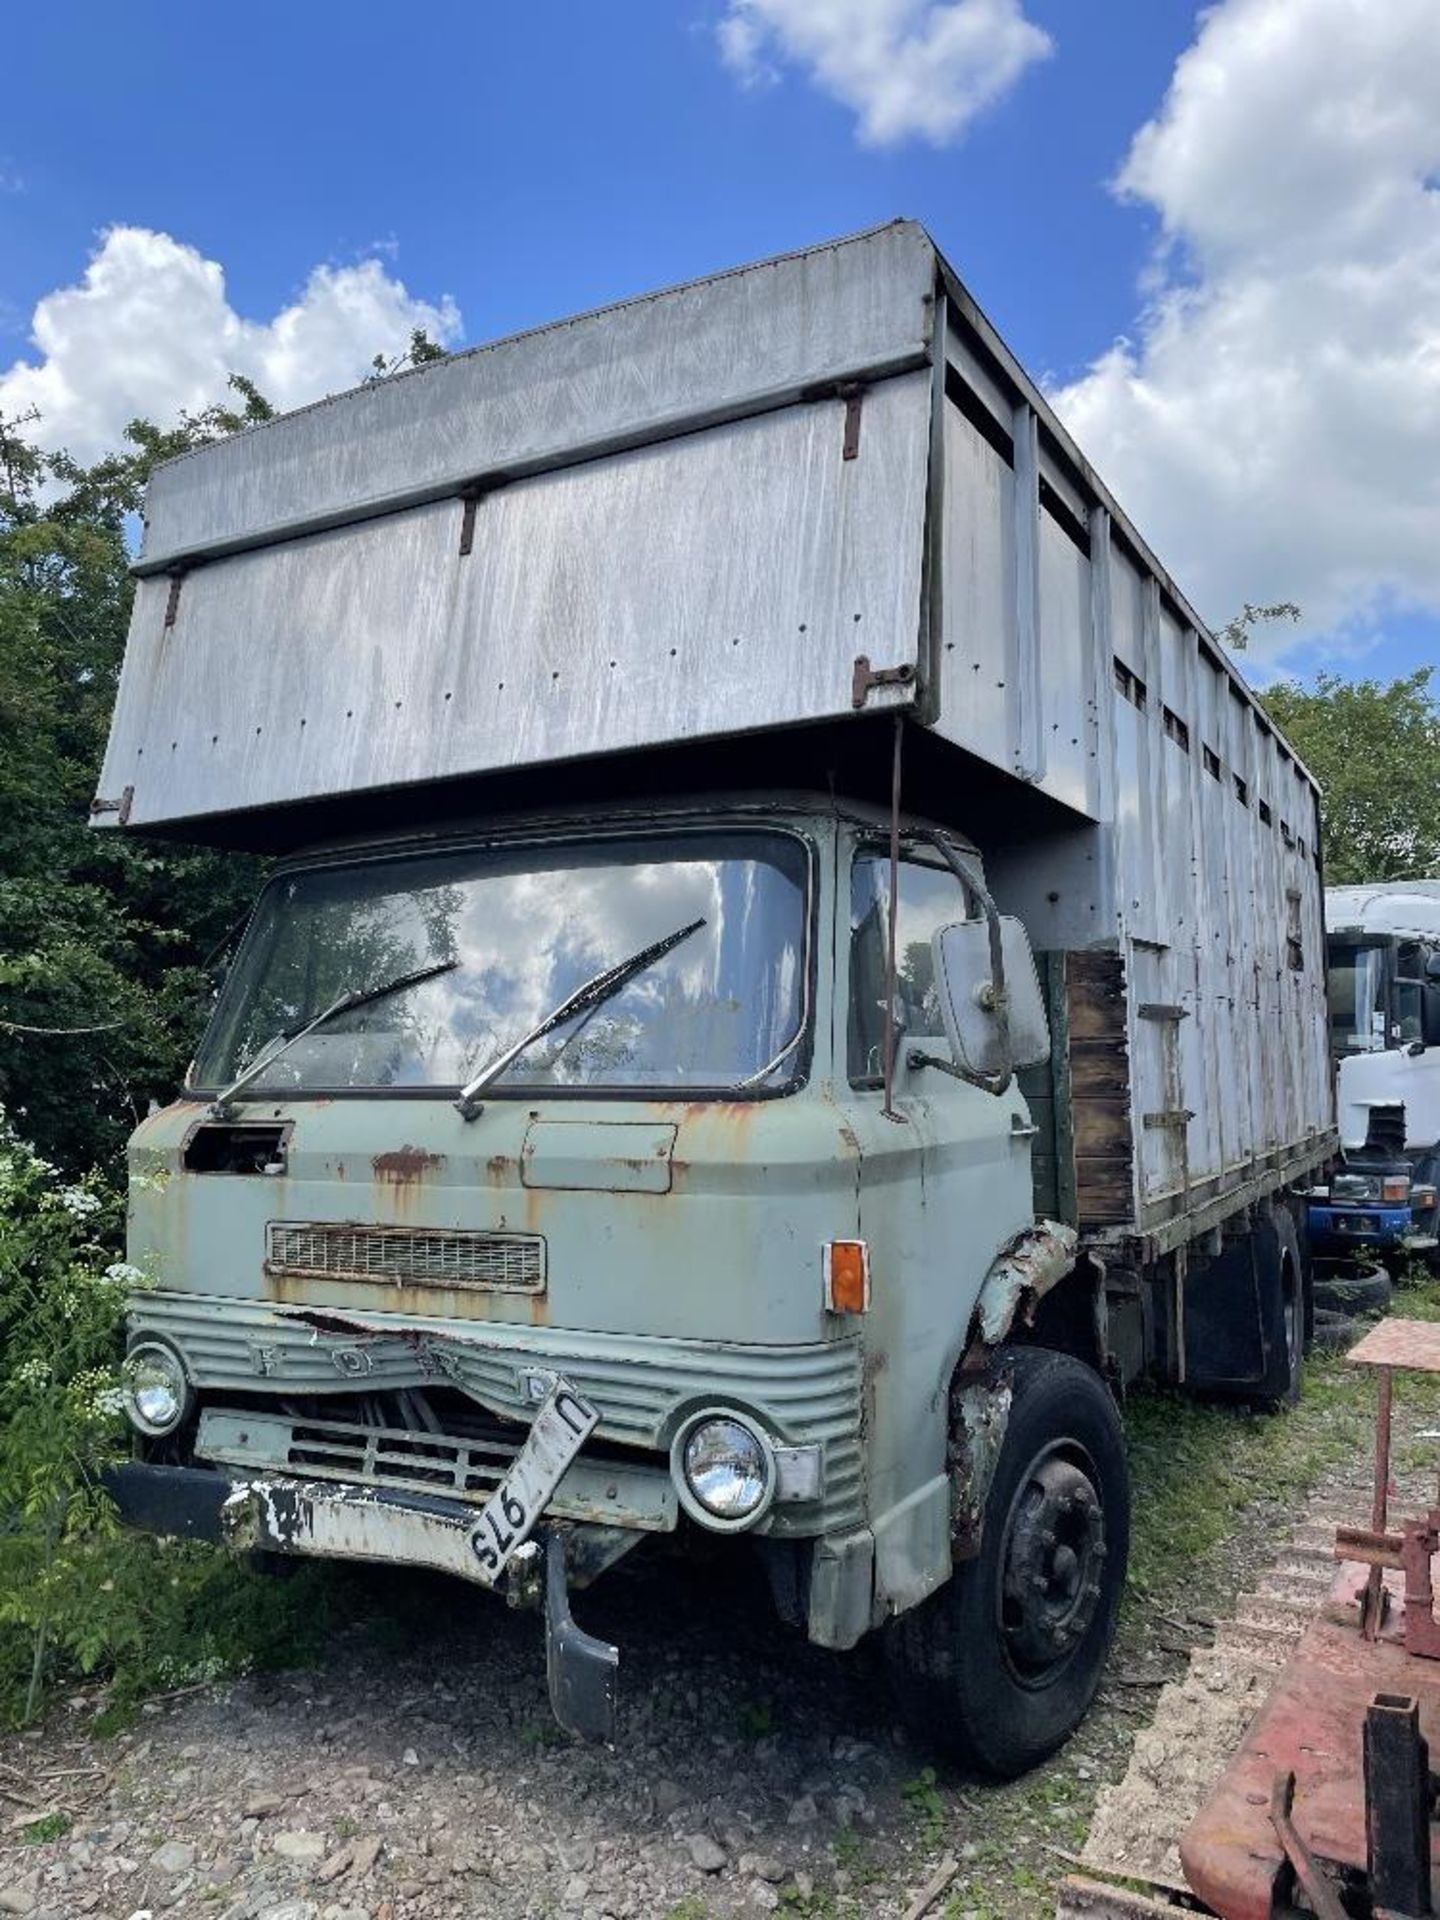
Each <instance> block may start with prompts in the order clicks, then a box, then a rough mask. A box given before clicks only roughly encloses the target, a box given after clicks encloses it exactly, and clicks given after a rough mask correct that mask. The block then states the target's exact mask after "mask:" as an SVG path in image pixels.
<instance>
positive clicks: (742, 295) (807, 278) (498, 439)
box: [141, 221, 935, 570]
mask: <svg viewBox="0 0 1440 1920" xmlns="http://www.w3.org/2000/svg"><path fill="white" fill-rule="evenodd" d="M934 282H935V254H934V249H933V247H932V246H931V243H930V240H929V238H928V236H927V235H926V234H925V232H924V231H923V229H922V228H920V227H918V226H915V225H914V224H912V223H910V222H906V221H896V222H894V223H893V224H892V225H890V226H887V227H882V228H878V229H876V230H875V231H873V232H870V233H865V234H859V235H856V236H855V237H854V238H852V239H849V240H840V241H835V242H832V243H830V244H828V245H826V246H821V247H815V248H812V249H810V250H809V251H807V252H804V253H797V254H791V255H788V256H786V257H784V258H781V259H776V260H767V261H762V262H760V263H759V264H757V265H754V266H748V267H743V268H740V269H738V270H737V271H735V272H732V273H726V274H720V275H717V276H715V277H713V278H710V279H706V280H697V281H694V282H692V283H691V284H690V285H687V286H682V287H676V288H672V289H670V290H668V291H666V292H664V293H657V294H653V295H650V296H648V297H647V298H644V299H640V300H632V301H629V302H627V303H626V304H624V305H622V306H616V307H608V308H605V309H604V310H602V311H600V312H597V313H590V314H582V315H580V316H578V317H576V318H574V319H570V320H565V321H562V322H559V323H558V324H556V325H554V326H548V327H543V328H540V329H538V330H537V331H535V332H532V333H524V334H519V335H516V336H514V337H513V338H511V339H507V340H500V341H496V342H495V343H493V344H492V345H489V346H485V347H478V348H476V349H474V350H473V351H472V352H469V353H464V354H457V355H455V356H453V357H452V358H450V359H447V360H444V361H439V362H435V363H433V364H431V365H429V366H426V367H424V368H420V369H417V370H416V371H415V372H413V373H410V374H404V375H400V376H397V377H393V378H391V379H388V380H383V381H378V382H375V383H373V384H371V385H369V386H366V387H361V388H358V389H356V390H355V391H354V392H351V393H347V394H342V395H339V396H337V397H336V398H334V399H330V400H326V401H322V402H320V403H319V404H318V405H317V406H313V407H307V408H305V409H303V410H302V411H301V412H298V413H292V414H287V415H286V416H285V417H284V418H283V419H281V420H277V421H274V422H272V423H271V424H269V425H267V426H264V427H261V428H257V429H255V430H254V431H252V432H250V433H246V434H241V435H239V436H237V437H236V438H234V439H231V440H226V441H222V442H220V443H219V444H217V445H215V446H213V447H207V448H205V449H203V450H202V451H199V452H197V453H193V454H188V455H186V456H184V457H183V458H181V459H179V460H175V461H172V462H170V463H169V464H168V465H166V466H163V467H160V468H159V469H158V470H157V471H156V474H155V477H154V479H153V480H152V481H151V483H150V488H149V492H148V494H147V497H146V506H145V513H146V534H145V546H144V553H143V557H142V562H141V565H142V567H143V568H144V569H147V570H148V569H161V568H172V567H174V566H176V565H177V564H179V563H180V562H182V561H185V560H189V559H193V558H194V557H195V556H196V555H198V554H202V553H213V552H215V551H220V550H224V549H226V548H233V547H235V546H237V545H242V544H251V543H253V542H256V541H259V540H265V539H275V538H277V537H281V536H285V537H290V536H293V535H294V534H296V533H297V532H300V531H302V530H304V529H306V528H315V527H318V526H327V525H332V526H333V525H337V524H339V523H341V522H345V521H350V520H354V519H357V518H361V517H363V516H365V515H367V514H374V513H377V512H382V511H391V510H393V509H395V508H396V507H399V506H402V505H405V504H414V503H417V502H419V501H422V500H427V499H435V498H438V497H440V496H441V495H444V494H454V493H455V492H457V491H458V490H459V489H460V488H461V487H463V486H465V485H467V484H468V483H471V482H473V481H476V480H478V479H481V478H483V477H485V476H496V475H499V474H505V475H515V474H520V473H528V472H534V471H536V470H537V469H539V468H542V467H546V466H550V465H554V464H556V463H557V462H559V461H561V460H576V459H581V458H588V457H593V456H594V455H595V454H596V453H598V452H600V451H602V450H604V449H606V448H610V447H615V446H620V445H627V444H628V445H634V444H637V443H639V442H641V441H644V440H649V439H654V438H657V437H659V436H661V435H664V434H669V433H675V432H678V431H680V430H681V429H682V428H686V427H692V426H695V425H699V424H702V423H703V422H705V421H706V420H715V419H720V418H725V417H732V416H734V415H737V414H742V413H746V412H753V411H755V410H757V409H758V408H761V407H765V406H773V405H777V404H781V403H783V402H785V401H787V400H791V399H795V398H797V397H799V396H800V395H801V394H802V393H804V392H805V391H806V390H807V389H808V388H811V387H813V386H816V385H817V384H821V383H826V382H829V383H833V382H835V381H836V380H843V379H846V378H852V379H853V378H856V377H858V376H860V375H862V374H866V373H876V372H893V371H895V370H897V369H898V368H900V367H902V366H905V365H918V364H919V362H920V361H921V359H922V358H923V357H924V355H925V352H926V349H927V343H928V338H929V324H930V314H931V307H930V304H929V302H930V297H931V294H932V291H933V287H934Z"/></svg>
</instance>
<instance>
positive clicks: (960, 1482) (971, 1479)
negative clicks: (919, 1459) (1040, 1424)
mask: <svg viewBox="0 0 1440 1920" xmlns="http://www.w3.org/2000/svg"><path fill="white" fill-rule="evenodd" d="M1012 1397H1013V1395H1012V1391H1011V1387H1010V1383H1009V1381H1008V1380H1001V1381H998V1382H996V1381H991V1380H975V1381H972V1382H971V1384H970V1385H969V1386H967V1387H961V1388H959V1389H957V1390H956V1392H954V1393H952V1394H951V1396H950V1442H949V1446H948V1448H947V1453H946V1463H947V1465H948V1467H949V1470H950V1488H951V1500H950V1547H951V1552H952V1553H953V1554H954V1556H955V1558H956V1559H957V1560H971V1559H973V1558H974V1557H975V1555H976V1554H977V1553H978V1552H979V1551H980V1539H981V1534H982V1533H983V1531H984V1525H985V1502H986V1500H987V1499H988V1497H989V1494H990V1482H991V1481H992V1480H993V1479H994V1477H995V1468H996V1464H997V1463H998V1461H999V1459H1000V1450H1001V1448H1002V1447H1003V1446H1004V1444H1005V1433H1006V1429H1007V1428H1008V1427H1009V1425H1010V1403H1011V1399H1012Z"/></svg>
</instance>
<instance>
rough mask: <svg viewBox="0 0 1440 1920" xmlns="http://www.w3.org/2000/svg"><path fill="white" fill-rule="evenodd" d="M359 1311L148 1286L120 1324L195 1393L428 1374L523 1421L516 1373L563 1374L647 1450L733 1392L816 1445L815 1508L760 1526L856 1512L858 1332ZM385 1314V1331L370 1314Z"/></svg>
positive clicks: (804, 1530) (393, 1384)
mask: <svg viewBox="0 0 1440 1920" xmlns="http://www.w3.org/2000/svg"><path fill="white" fill-rule="evenodd" d="M331 1311H332V1312H333V1311H334V1310H333V1309H332V1310H331ZM357 1311H362V1310H360V1309H357ZM364 1318H365V1319H366V1321H367V1322H372V1323H377V1324H376V1325H375V1329H374V1331H368V1330H362V1331H359V1332H356V1333H351V1334H335V1333H329V1332H321V1331H319V1330H317V1329H316V1328H315V1327H314V1326H313V1325H311V1324H309V1323H307V1322H306V1321H305V1320H303V1319H302V1318H300V1317H299V1312H298V1310H297V1311H292V1312H287V1311H286V1310H285V1309H283V1308H278V1309H277V1308H275V1307H272V1306H270V1305H268V1304H267V1303H265V1302H263V1301H259V1300H236V1299H228V1298H217V1297H216V1296H213V1295H206V1294H198V1293H182V1292H178V1291H168V1290H161V1289H158V1288H157V1289H154V1290H153V1291H148V1292H144V1293H138V1294H136V1295H135V1296H134V1297H133V1298H132V1300H131V1303H130V1326H131V1329H132V1331H133V1332H134V1333H135V1334H139V1333H140V1332H142V1331H144V1332H150V1333H163V1334H164V1335H165V1337H166V1338H167V1339H168V1340H169V1341H170V1342H171V1344H172V1345H173V1346H175V1347H177V1348H178V1349H179V1351H180V1352H181V1354H182V1355H183V1357H184V1360H185V1364H186V1366H187V1367H188V1368H189V1370H190V1376H191V1379H192V1380H193V1382H194V1384H195V1386H196V1387H197V1388H198V1389H199V1390H200V1392H201V1393H202V1394H203V1393H204V1392H205V1391H206V1390H207V1389H210V1390H211V1391H216V1392H221V1393H223V1392H226V1391H230V1392H241V1393H269V1394H274V1395H276V1396H282V1395H295V1394H307V1395H308V1394H335V1395H336V1406H337V1408H339V1407H342V1406H343V1405H344V1400H343V1394H344V1393H345V1391H346V1390H347V1388H348V1390H349V1391H351V1392H357V1391H358V1392H380V1391H383V1390H386V1389H390V1388H400V1387H424V1386H426V1385H433V1384H435V1383H436V1382H437V1381H438V1382H441V1383H443V1384H446V1385H449V1386H453V1387H458V1388H459V1389H460V1390H461V1391H462V1392H464V1393H467V1394H468V1395H469V1396H470V1398H471V1399H473V1400H474V1401H476V1402H477V1403H478V1404H479V1405H480V1406H483V1407H485V1408H487V1409H488V1410H489V1411H490V1412H492V1413H495V1414H498V1415H500V1416H501V1417H502V1418H505V1419H513V1420H519V1421H523V1422H525V1423H526V1424H528V1423H529V1421H530V1420H531V1418H532V1417H533V1415H534V1412H535V1408H534V1405H533V1403H532V1402H530V1401H529V1400H527V1398H526V1397H525V1391H524V1388H523V1386H522V1384H521V1377H522V1375H523V1374H524V1373H525V1372H527V1371H530V1370H538V1371H546V1370H548V1371H550V1372H555V1373H564V1375H565V1376H566V1378H567V1379H569V1380H571V1381H572V1382H573V1383H574V1385H575V1386H576V1387H577V1388H578V1389H579V1391H580V1392H581V1393H583V1394H584V1395H585V1397H586V1399H587V1400H590V1401H591V1402H592V1403H593V1404H594V1405H595V1406H596V1407H598V1408H599V1410H600V1425H599V1427H598V1429H597V1437H598V1438H600V1439H602V1440H614V1441H619V1442H620V1443H622V1444H623V1445H626V1446H631V1447H643V1448H645V1449H647V1450H649V1451H651V1452H662V1451H665V1450H666V1449H668V1447H669V1443H670V1439H671V1437H672V1435H673V1433H674V1431H675V1428H676V1426H677V1425H678V1423H679V1421H680V1419H681V1418H682V1416H683V1414H684V1413H685V1411H686V1410H687V1409H689V1408H691V1407H694V1406H697V1405H704V1404H708V1403H710V1402H713V1401H715V1400H717V1399H719V1400H731V1401H734V1402H735V1403H736V1404H737V1405H740V1406H744V1407H748V1408H749V1409H750V1410H751V1411H752V1412H753V1413H754V1414H755V1415H756V1417H757V1418H759V1419H761V1420H763V1421H764V1422H765V1423H766V1424H767V1425H768V1426H769V1427H770V1428H771V1429H772V1430H773V1431H774V1432H775V1433H776V1434H777V1435H778V1436H779V1437H780V1438H781V1439H782V1440H784V1441H786V1442H787V1443H789V1444H793V1445H800V1444H803V1443H813V1442H817V1441H818V1442H819V1443H820V1445H821V1446H823V1448H824V1450H825V1480H824V1485H825V1492H824V1496H823V1498H822V1499H821V1500H820V1501H819V1502H817V1503H816V1505H815V1506H813V1507H811V1506H803V1507H802V1506H796V1507H784V1506H777V1507H775V1508H772V1510H771V1512H770V1513H769V1515H767V1517H766V1520H765V1522H764V1524H763V1526H762V1529H761V1531H762V1532H765V1533H770V1534H776V1535H787V1536H790V1535H793V1536H796V1537H801V1536H805V1537H808V1536H812V1535H815V1534H821V1533H839V1532H843V1531H846V1530H847V1529H849V1528H851V1527H856V1526H860V1525H862V1524H863V1522H864V1509H865V1478H864V1468H863V1460H862V1455H861V1447H860V1427H861V1370H862V1365H863V1353H862V1348H861V1345H860V1341H859V1339H858V1338H855V1337H850V1338H846V1339H843V1340H836V1341H827V1342H823V1343H822V1342H813V1343H810V1344H808V1345H805V1346H775V1347H762V1346H746V1345H741V1344H739V1343H738V1342H735V1343H730V1342H727V1343H723V1344H722V1343H719V1342H709V1341H699V1340H677V1339H662V1338H643V1339H642V1338H638V1337H636V1336H633V1335H621V1334H605V1333H584V1332H580V1331H578V1330H576V1329H573V1328H559V1327H530V1326H517V1325H510V1324H502V1323H501V1322H498V1321H488V1322H485V1323H477V1322H475V1321H473V1320H444V1319H439V1318H435V1319H426V1320H417V1318H416V1317H415V1316H413V1315H408V1314H405V1315H402V1314H394V1315H386V1314H380V1313H373V1312H366V1313H365V1314H364ZM392 1320H393V1322H394V1332H393V1333H392V1332H391V1331H390V1328H389V1326H388V1325H381V1324H378V1323H382V1322H386V1321H392ZM357 1352H358V1353H361V1354H363V1370H362V1371H357V1372H355V1373H354V1374H353V1376H351V1377H349V1378H348V1380H347V1379H346V1378H345V1375H346V1374H349V1369H348V1368H346V1369H345V1370H344V1372H343V1373H342V1369H341V1368H340V1367H339V1365H338V1364H337V1354H339V1355H341V1356H344V1355H349V1354H354V1353H357Z"/></svg>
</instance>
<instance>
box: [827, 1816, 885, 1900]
mask: <svg viewBox="0 0 1440 1920" xmlns="http://www.w3.org/2000/svg"><path fill="white" fill-rule="evenodd" d="M830 1854H831V1858H832V1859H833V1860H834V1862H835V1865H836V1868H837V1869H838V1871H839V1872H841V1873H844V1874H847V1875H848V1876H849V1881H850V1885H851V1887H852V1888H853V1889H854V1890H855V1891H856V1892H857V1893H863V1892H864V1891H865V1889H866V1888H867V1887H873V1886H878V1885H879V1883H880V1881H881V1880H883V1879H884V1877H885V1874H884V1870H883V1869H882V1867H881V1866H880V1863H879V1862H878V1861H877V1860H876V1858H875V1856H874V1854H873V1853H872V1852H871V1850H870V1845H869V1842H868V1841H867V1840H865V1839H864V1837H863V1836H862V1835H860V1834H858V1833H857V1832H856V1831H855V1829H854V1828H853V1827H842V1828H841V1829H840V1831H839V1832H838V1833H837V1834H836V1836H835V1838H834V1839H833V1840H832V1841H831V1843H830Z"/></svg>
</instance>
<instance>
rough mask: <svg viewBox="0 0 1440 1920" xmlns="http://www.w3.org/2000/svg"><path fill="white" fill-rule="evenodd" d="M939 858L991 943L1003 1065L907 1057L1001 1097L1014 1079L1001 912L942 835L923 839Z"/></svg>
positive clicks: (996, 1019)
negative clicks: (978, 1068)
mask: <svg viewBox="0 0 1440 1920" xmlns="http://www.w3.org/2000/svg"><path fill="white" fill-rule="evenodd" d="M925 837H926V839H928V840H929V841H930V843H931V845H932V846H933V847H934V848H935V850H936V852H937V853H938V854H939V855H940V858H941V859H942V860H943V861H944V862H945V864H946V866H947V867H949V869H950V871H951V872H952V873H953V874H954V876H955V878H956V879H957V880H958V881H959V882H960V885H961V888H962V889H963V890H964V893H965V896H966V898H967V899H968V900H971V901H973V902H974V903H975V905H976V906H978V907H979V909H980V911H981V913H983V914H984V916H985V927H986V932H987V934H988V936H989V941H990V988H991V992H992V994H993V995H994V1000H995V1004H994V1006H993V1007H992V1008H991V1009H990V1011H991V1012H992V1013H993V1014H994V1016H995V1027H996V1031H997V1033H998V1036H999V1040H1000V1058H1001V1060H1002V1062H1003V1063H1004V1064H1003V1065H1002V1066H1001V1068H1000V1071H999V1072H998V1073H967V1072H966V1071H965V1069H964V1068H963V1067H957V1066H954V1065H953V1064H951V1063H950V1062H948V1061H942V1060H937V1059H936V1058H935V1056H934V1055H933V1054H924V1055H922V1056H920V1057H919V1059H918V1060H917V1057H916V1055H915V1054H913V1053H912V1054H911V1055H910V1056H909V1058H910V1062H911V1064H912V1065H920V1066H926V1067H944V1069H945V1070H946V1072H948V1073H953V1074H954V1075H955V1077H956V1079H958V1080H969V1081H970V1082H971V1083H972V1084H973V1085H975V1086H977V1087H983V1088H984V1089H985V1091H986V1092H987V1093H1004V1092H1005V1090H1006V1088H1007V1087H1008V1086H1009V1085H1010V1082H1011V1081H1012V1080H1013V1079H1014V1077H1015V1066H1014V1060H1013V1057H1012V1055H1011V1051H1010V995H1009V990H1008V988H1007V987H1006V985H1005V950H1004V946H1003V937H1002V932H1001V927H1000V909H999V908H998V907H997V906H996V905H995V902H994V901H993V900H992V899H991V898H990V894H989V891H988V890H987V888H986V886H985V883H984V881H983V880H982V879H981V878H980V876H979V874H978V873H976V872H975V871H974V869H973V868H971V867H969V866H967V865H966V863H965V862H964V861H963V860H962V859H961V858H960V855H959V854H958V853H957V852H956V851H955V848H954V847H953V846H952V845H951V844H950V842H949V841H948V840H947V839H946V837H945V835H944V834H943V833H934V832H932V833H929V834H927V835H926V836H925Z"/></svg>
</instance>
